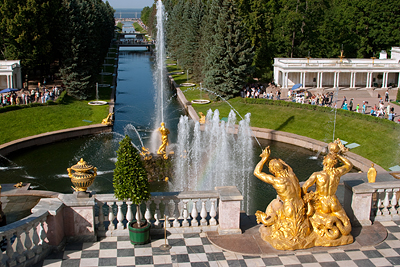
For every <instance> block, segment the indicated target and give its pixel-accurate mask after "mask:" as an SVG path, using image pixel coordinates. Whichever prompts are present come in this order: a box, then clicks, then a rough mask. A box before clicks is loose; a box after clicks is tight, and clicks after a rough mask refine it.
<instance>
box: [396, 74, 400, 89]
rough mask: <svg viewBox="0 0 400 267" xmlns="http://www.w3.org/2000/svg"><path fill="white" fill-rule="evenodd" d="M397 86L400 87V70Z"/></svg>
mask: <svg viewBox="0 0 400 267" xmlns="http://www.w3.org/2000/svg"><path fill="white" fill-rule="evenodd" d="M397 88H400V72H399V77H398V79H397Z"/></svg>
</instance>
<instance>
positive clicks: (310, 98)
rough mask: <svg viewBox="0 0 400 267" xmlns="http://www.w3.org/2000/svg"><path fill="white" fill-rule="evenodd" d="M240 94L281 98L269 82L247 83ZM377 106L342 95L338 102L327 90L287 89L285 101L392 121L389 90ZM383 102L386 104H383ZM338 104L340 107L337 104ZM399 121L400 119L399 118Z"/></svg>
mask: <svg viewBox="0 0 400 267" xmlns="http://www.w3.org/2000/svg"><path fill="white" fill-rule="evenodd" d="M241 96H242V97H243V98H265V99H272V100H274V99H276V100H280V99H281V90H280V89H279V88H277V87H276V86H275V85H274V84H273V83H269V84H268V86H264V85H262V84H248V85H246V86H245V87H243V89H242V91H241ZM378 97H379V104H378V106H377V105H376V104H375V105H374V106H373V107H371V110H369V111H368V110H367V109H368V107H369V106H368V101H363V103H362V105H361V104H359V103H357V104H355V103H354V99H353V98H351V99H350V100H349V101H348V100H347V99H346V97H345V96H344V97H343V100H342V102H341V104H340V101H339V100H335V99H334V93H333V92H327V93H325V94H316V95H315V94H312V93H310V92H308V91H307V90H302V89H299V90H288V94H287V98H286V100H287V101H292V102H295V103H300V104H310V105H318V106H324V107H332V108H341V109H343V110H349V111H353V112H357V113H362V114H369V115H371V116H375V117H381V118H385V119H388V120H391V121H394V117H395V116H396V113H395V112H394V107H393V106H391V105H390V102H389V92H388V91H386V92H385V96H384V100H383V99H382V97H380V95H378ZM385 103H387V105H386V106H385ZM339 104H340V107H339V106H338V105H339ZM399 122H400V120H399Z"/></svg>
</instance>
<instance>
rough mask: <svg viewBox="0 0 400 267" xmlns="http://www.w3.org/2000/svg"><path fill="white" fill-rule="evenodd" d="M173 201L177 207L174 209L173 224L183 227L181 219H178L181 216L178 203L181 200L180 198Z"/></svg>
mask: <svg viewBox="0 0 400 267" xmlns="http://www.w3.org/2000/svg"><path fill="white" fill-rule="evenodd" d="M173 201H174V206H175V209H174V222H173V223H172V225H173V227H181V224H180V223H179V220H178V218H179V207H178V204H179V202H180V200H179V199H173Z"/></svg>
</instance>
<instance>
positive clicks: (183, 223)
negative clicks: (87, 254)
mask: <svg viewBox="0 0 400 267" xmlns="http://www.w3.org/2000/svg"><path fill="white" fill-rule="evenodd" d="M94 197H95V199H96V204H97V207H98V215H97V216H96V222H97V223H98V226H97V235H98V236H124V235H125V236H126V235H128V231H127V223H128V222H130V221H132V220H133V219H136V220H137V219H138V214H136V206H135V205H134V204H132V202H131V201H118V200H117V199H116V198H115V197H114V195H113V194H98V195H95V196H94ZM242 199H243V197H242V195H241V194H240V193H239V191H238V190H237V188H236V187H234V186H228V187H217V188H216V190H215V191H194V192H163V193H152V195H151V199H150V200H149V201H147V202H146V203H143V204H142V205H141V207H140V210H141V213H142V214H141V217H142V218H144V219H146V220H147V222H148V223H150V224H151V225H152V231H157V230H162V229H163V227H164V225H166V228H167V230H168V231H169V232H171V233H193V232H207V231H219V232H220V234H228V233H229V234H232V233H241V230H240V228H239V226H240V221H239V219H240V201H241V200H242ZM221 205H222V206H223V207H224V211H218V207H221ZM236 213H237V214H236ZM221 215H222V216H221ZM164 218H166V222H165V219H164ZM221 222H222V223H221Z"/></svg>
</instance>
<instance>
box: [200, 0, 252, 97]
mask: <svg viewBox="0 0 400 267" xmlns="http://www.w3.org/2000/svg"><path fill="white" fill-rule="evenodd" d="M213 42H214V45H213V46H212V48H211V51H210V53H209V55H208V56H207V58H206V65H207V66H210V68H208V69H206V70H205V80H204V83H205V86H206V87H207V88H208V89H209V90H211V91H214V92H215V93H216V94H217V95H219V96H221V97H224V98H231V97H234V96H236V95H238V94H239V92H240V90H241V89H242V86H243V85H244V84H245V83H246V82H247V81H248V80H249V79H250V78H252V76H251V75H252V73H253V68H252V66H251V65H252V62H253V56H254V53H253V51H252V47H251V46H250V42H249V40H248V39H246V38H245V35H244V32H243V25H242V20H241V18H240V17H239V16H238V14H237V9H236V5H235V3H234V2H233V1H231V0H224V1H223V2H222V6H221V8H220V12H219V16H218V19H217V21H216V24H215V35H214V36H213Z"/></svg>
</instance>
